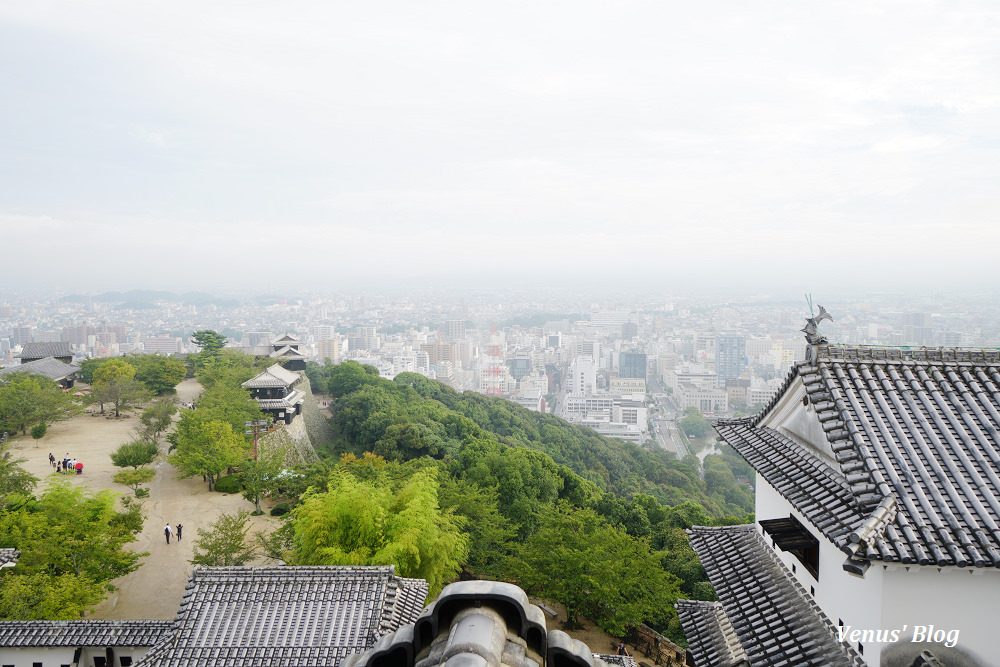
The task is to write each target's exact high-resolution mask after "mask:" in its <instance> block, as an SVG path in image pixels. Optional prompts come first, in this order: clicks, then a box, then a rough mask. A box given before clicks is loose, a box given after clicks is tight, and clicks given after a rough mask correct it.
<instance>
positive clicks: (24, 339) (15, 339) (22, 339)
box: [10, 324, 32, 345]
mask: <svg viewBox="0 0 1000 667" xmlns="http://www.w3.org/2000/svg"><path fill="white" fill-rule="evenodd" d="M30 342H32V340H31V327H30V326H28V325H25V324H20V325H18V326H16V327H14V330H13V331H12V332H11V336H10V343H11V345H24V344H25V343H30Z"/></svg>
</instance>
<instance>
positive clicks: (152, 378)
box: [128, 354, 187, 396]
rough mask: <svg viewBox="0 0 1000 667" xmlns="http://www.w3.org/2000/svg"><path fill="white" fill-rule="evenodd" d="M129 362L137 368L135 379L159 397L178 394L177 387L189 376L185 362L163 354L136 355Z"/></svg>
mask: <svg viewBox="0 0 1000 667" xmlns="http://www.w3.org/2000/svg"><path fill="white" fill-rule="evenodd" d="M128 360H129V363H130V364H132V365H133V366H135V379H136V380H138V381H139V382H141V383H142V384H144V385H145V386H146V388H147V389H149V390H150V391H151V392H153V393H154V394H156V395H157V396H162V395H164V394H174V393H177V390H176V389H175V387H177V385H178V383H180V381H181V380H183V379H184V376H185V375H186V374H187V369H185V368H184V363H183V362H181V361H180V360H179V359H174V358H172V357H168V356H166V355H163V354H135V355H132V356H130V357H129V358H128Z"/></svg>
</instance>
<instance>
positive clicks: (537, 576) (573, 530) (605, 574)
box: [515, 504, 680, 635]
mask: <svg viewBox="0 0 1000 667" xmlns="http://www.w3.org/2000/svg"><path fill="white" fill-rule="evenodd" d="M516 563H517V564H516V565H515V571H516V573H517V576H518V581H519V582H520V584H521V585H522V587H523V588H524V589H525V590H526V591H528V592H529V593H533V594H535V595H539V596H541V597H547V598H551V599H553V600H555V601H556V602H559V603H560V604H562V605H564V606H565V607H566V618H567V623H568V624H569V625H570V626H573V625H575V624H576V622H577V618H578V617H579V616H581V615H585V616H587V617H588V618H590V619H591V620H593V621H594V622H595V623H597V625H598V626H600V627H601V628H602V629H604V630H605V631H607V632H610V633H611V634H615V635H623V634H625V632H626V629H627V628H629V627H635V626H637V625H639V624H640V623H645V622H653V623H657V624H659V623H662V622H663V620H665V619H666V617H667V614H668V610H670V609H672V606H673V603H674V602H675V601H676V600H677V597H678V593H679V590H680V589H679V586H678V580H677V579H676V578H675V577H674V576H672V575H669V574H667V573H666V572H664V571H663V569H662V568H661V566H660V562H659V556H658V555H657V554H656V553H654V552H653V551H651V550H650V548H649V543H648V542H647V541H646V540H644V539H637V538H634V537H631V536H629V535H628V534H627V533H625V532H624V531H622V530H619V529H617V528H612V527H608V526H605V525H603V524H602V523H601V520H600V517H599V516H598V515H597V513H595V512H594V511H593V510H589V509H582V510H575V509H573V508H571V507H569V506H568V505H565V504H563V505H561V506H560V507H559V508H558V509H557V510H553V511H551V512H549V513H548V514H547V515H546V517H545V519H544V520H543V521H542V525H541V527H540V528H539V529H538V531H537V532H536V533H535V534H534V535H532V536H531V537H530V538H529V539H528V541H527V542H526V543H525V544H524V545H523V547H522V548H521V549H520V554H519V559H518V561H517V562H516Z"/></svg>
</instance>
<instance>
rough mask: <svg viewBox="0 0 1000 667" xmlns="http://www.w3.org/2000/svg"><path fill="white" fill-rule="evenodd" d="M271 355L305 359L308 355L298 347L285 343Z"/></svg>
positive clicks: (278, 357) (277, 357)
mask: <svg viewBox="0 0 1000 667" xmlns="http://www.w3.org/2000/svg"><path fill="white" fill-rule="evenodd" d="M267 356H269V357H274V358H275V359H286V360H287V359H305V358H306V355H304V354H302V353H301V352H299V351H298V349H296V348H294V347H291V346H289V345H285V346H284V347H282V348H281V349H278V350H275V351H274V352H271V353H270V354H269V355H267Z"/></svg>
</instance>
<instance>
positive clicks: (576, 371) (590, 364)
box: [566, 357, 597, 395]
mask: <svg viewBox="0 0 1000 667" xmlns="http://www.w3.org/2000/svg"><path fill="white" fill-rule="evenodd" d="M566 382H567V385H566V386H567V387H568V388H569V393H571V394H581V395H586V394H593V393H594V392H596V391H597V364H595V363H594V358H593V357H577V358H576V359H574V360H573V363H572V364H570V365H569V372H568V377H567V378H566Z"/></svg>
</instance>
